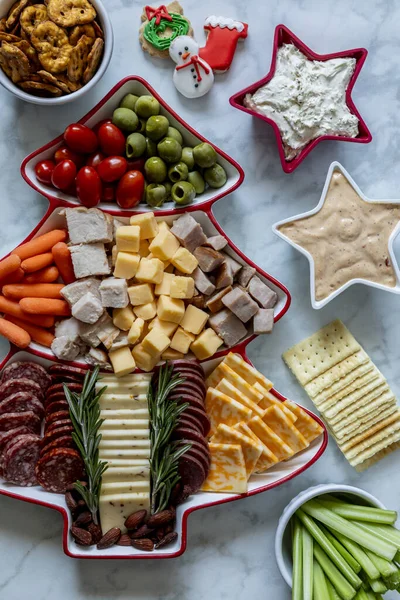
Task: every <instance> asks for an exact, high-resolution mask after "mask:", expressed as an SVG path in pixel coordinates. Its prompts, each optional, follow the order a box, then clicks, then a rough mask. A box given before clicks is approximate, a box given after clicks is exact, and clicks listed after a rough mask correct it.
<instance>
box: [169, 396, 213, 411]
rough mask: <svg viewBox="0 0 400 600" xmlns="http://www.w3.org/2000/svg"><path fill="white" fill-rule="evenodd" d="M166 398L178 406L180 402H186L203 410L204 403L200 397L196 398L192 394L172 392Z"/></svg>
mask: <svg viewBox="0 0 400 600" xmlns="http://www.w3.org/2000/svg"><path fill="white" fill-rule="evenodd" d="M168 399H169V400H170V401H171V402H172V401H174V402H176V403H177V404H178V406H180V405H181V404H186V403H188V404H189V405H190V406H195V407H196V408H198V409H200V410H201V409H203V410H205V408H204V403H203V402H202V400H200V398H197V397H196V396H193V395H192V394H177V395H175V394H172V396H169V398H168Z"/></svg>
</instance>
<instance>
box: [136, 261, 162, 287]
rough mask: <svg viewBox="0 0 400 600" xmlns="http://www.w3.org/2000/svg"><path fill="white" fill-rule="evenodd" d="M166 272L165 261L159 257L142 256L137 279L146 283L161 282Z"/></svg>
mask: <svg viewBox="0 0 400 600" xmlns="http://www.w3.org/2000/svg"><path fill="white" fill-rule="evenodd" d="M163 274H164V263H163V262H162V260H159V259H158V258H150V259H149V258H141V259H140V264H139V268H138V270H137V272H136V279H137V280H138V281H144V282H146V283H161V281H162V278H163Z"/></svg>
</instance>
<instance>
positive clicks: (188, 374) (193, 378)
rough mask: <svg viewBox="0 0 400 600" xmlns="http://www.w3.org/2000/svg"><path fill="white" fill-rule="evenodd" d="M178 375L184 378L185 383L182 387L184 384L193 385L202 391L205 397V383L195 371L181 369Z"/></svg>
mask: <svg viewBox="0 0 400 600" xmlns="http://www.w3.org/2000/svg"><path fill="white" fill-rule="evenodd" d="M178 373H179V375H180V376H181V377H184V378H185V381H184V383H183V384H182V385H185V383H187V382H189V383H194V384H195V385H197V386H198V387H199V388H200V389H201V390H203V391H204V395H205V393H206V391H207V387H206V381H205V379H204V377H202V376H201V375H199V374H198V373H196V372H195V371H190V370H189V369H182V370H180V371H178Z"/></svg>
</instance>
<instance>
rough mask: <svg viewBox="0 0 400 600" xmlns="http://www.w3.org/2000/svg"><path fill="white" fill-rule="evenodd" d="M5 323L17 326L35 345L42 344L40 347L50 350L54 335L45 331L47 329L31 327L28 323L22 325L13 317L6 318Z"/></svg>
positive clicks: (22, 322)
mask: <svg viewBox="0 0 400 600" xmlns="http://www.w3.org/2000/svg"><path fill="white" fill-rule="evenodd" d="M6 321H11V323H14V325H18V327H21V329H24V330H25V331H26V332H27V333H29V335H30V336H31V338H32V340H33V341H34V342H36V343H37V344H42V346H46V348H50V346H51V344H52V342H53V340H54V335H53V334H52V333H51V332H50V331H47V329H43V327H38V326H37V325H32V324H30V323H24V321H21V320H20V319H16V318H15V317H6Z"/></svg>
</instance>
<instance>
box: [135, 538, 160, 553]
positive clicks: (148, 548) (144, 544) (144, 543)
mask: <svg viewBox="0 0 400 600" xmlns="http://www.w3.org/2000/svg"><path fill="white" fill-rule="evenodd" d="M131 544H132V546H133V547H134V548H136V549H137V550H143V551H144V552H152V550H154V543H153V542H152V541H151V540H149V538H143V539H141V540H132V541H131Z"/></svg>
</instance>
